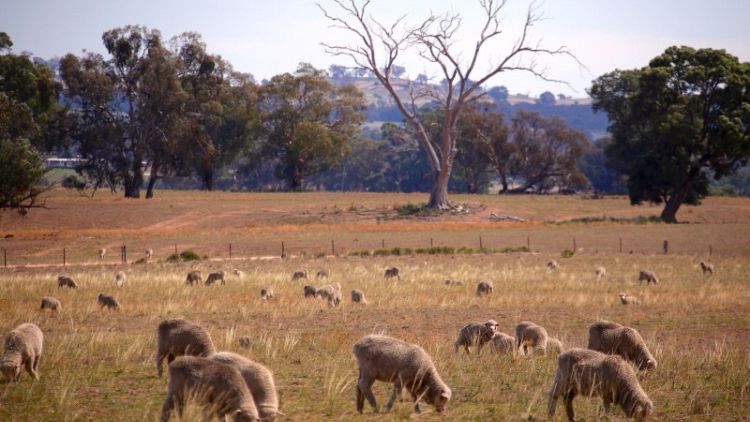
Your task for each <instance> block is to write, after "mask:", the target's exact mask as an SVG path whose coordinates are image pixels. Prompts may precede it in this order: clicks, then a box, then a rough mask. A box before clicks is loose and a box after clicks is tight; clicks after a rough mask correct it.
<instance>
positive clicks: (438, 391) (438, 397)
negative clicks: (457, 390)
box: [425, 385, 453, 412]
mask: <svg viewBox="0 0 750 422" xmlns="http://www.w3.org/2000/svg"><path fill="white" fill-rule="evenodd" d="M431 393H432V394H428V395H427V396H426V397H425V399H426V400H425V401H426V402H428V403H429V404H431V405H433V406H435V410H437V411H438V412H442V411H443V410H445V406H446V405H447V404H448V400H450V399H451V395H452V394H453V393H452V392H451V389H450V388H448V386H447V385H446V386H443V387H442V388H433V389H432V391H431Z"/></svg>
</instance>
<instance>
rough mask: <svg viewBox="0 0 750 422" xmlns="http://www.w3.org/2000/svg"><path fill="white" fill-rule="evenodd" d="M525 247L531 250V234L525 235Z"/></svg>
mask: <svg viewBox="0 0 750 422" xmlns="http://www.w3.org/2000/svg"><path fill="white" fill-rule="evenodd" d="M526 249H528V250H529V252H531V236H526Z"/></svg>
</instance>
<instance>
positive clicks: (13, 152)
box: [0, 32, 58, 213]
mask: <svg viewBox="0 0 750 422" xmlns="http://www.w3.org/2000/svg"><path fill="white" fill-rule="evenodd" d="M12 46H13V42H12V40H11V38H10V36H8V34H6V33H4V32H0V208H10V209H17V210H19V211H20V212H22V213H25V212H26V211H28V210H29V209H30V208H33V207H35V206H37V200H38V197H39V195H40V193H41V192H42V191H43V189H42V187H41V185H40V182H41V179H42V177H43V176H44V174H45V169H44V165H43V164H44V163H43V160H42V157H41V155H40V153H39V151H38V150H37V148H36V147H35V145H41V144H43V135H44V133H43V128H44V127H45V125H46V124H47V122H48V121H49V120H50V118H51V116H54V114H55V113H56V111H57V108H58V105H57V101H56V96H57V90H58V87H57V86H56V84H55V82H54V78H53V75H52V72H51V71H50V70H49V69H48V68H46V67H44V66H42V65H36V64H34V63H33V62H32V61H31V59H30V58H29V57H27V56H25V55H15V54H12V53H11V52H10V50H11V47H12Z"/></svg>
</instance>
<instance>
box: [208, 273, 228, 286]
mask: <svg viewBox="0 0 750 422" xmlns="http://www.w3.org/2000/svg"><path fill="white" fill-rule="evenodd" d="M217 281H221V284H227V282H226V280H224V271H216V272H215V273H209V274H208V278H207V279H206V286H210V285H212V284H214V283H216V282H217Z"/></svg>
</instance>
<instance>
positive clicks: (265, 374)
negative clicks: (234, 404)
mask: <svg viewBox="0 0 750 422" xmlns="http://www.w3.org/2000/svg"><path fill="white" fill-rule="evenodd" d="M209 359H211V360H214V361H216V362H221V363H223V364H226V365H230V366H233V367H234V368H235V369H237V370H238V371H240V375H242V378H244V379H245V384H247V388H248V389H249V390H250V393H251V394H252V395H253V400H254V401H255V406H256V407H257V408H258V414H259V415H260V420H261V421H262V422H271V421H273V420H274V419H276V416H277V415H280V414H281V412H279V397H278V394H277V393H276V383H275V382H274V379H273V373H272V372H271V370H269V369H268V368H266V367H265V366H263V365H261V364H260V363H257V362H254V361H252V360H250V359H248V358H246V357H244V356H241V355H238V354H236V353H232V352H218V353H214V354H213V355H211V357H210V358H209Z"/></svg>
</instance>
